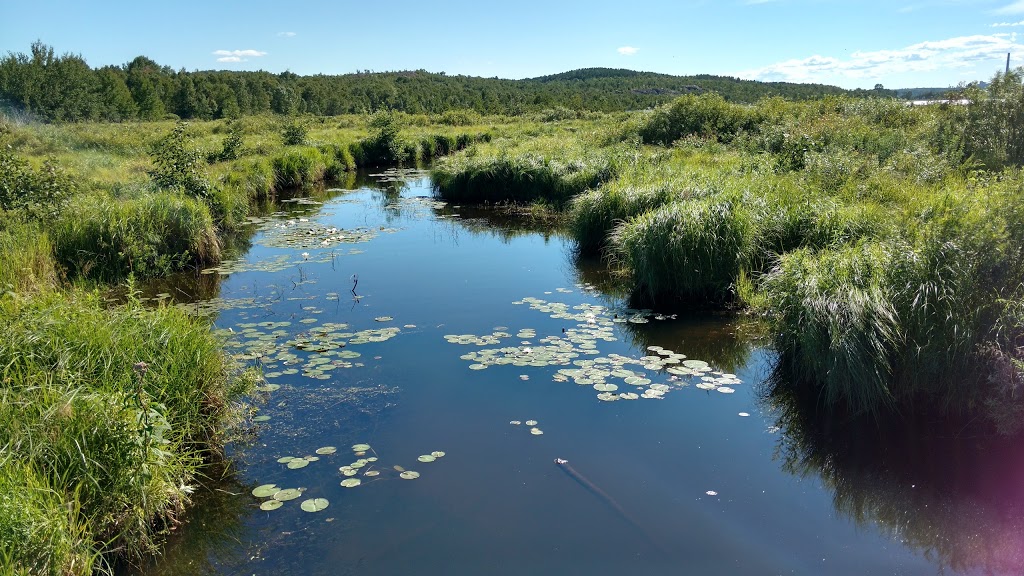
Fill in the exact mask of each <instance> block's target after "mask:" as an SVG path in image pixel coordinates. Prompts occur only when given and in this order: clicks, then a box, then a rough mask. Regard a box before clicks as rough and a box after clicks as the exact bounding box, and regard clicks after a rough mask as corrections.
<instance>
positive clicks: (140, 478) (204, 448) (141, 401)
mask: <svg viewBox="0 0 1024 576" xmlns="http://www.w3.org/2000/svg"><path fill="white" fill-rule="evenodd" d="M0 318H2V321H3V324H4V326H5V329H4V338H3V340H2V341H0V365H2V366H3V368H2V371H0V381H2V382H3V383H4V385H3V387H2V388H0V396H2V397H3V398H2V402H0V422H2V426H0V428H2V430H0V445H2V446H4V452H3V466H0V470H2V472H0V486H2V492H3V494H4V496H2V497H0V545H2V546H0V549H3V550H4V551H5V554H6V557H3V558H0V561H2V562H3V564H4V565H5V566H8V567H13V568H14V569H15V570H19V571H24V572H25V573H32V574H88V573H89V572H90V571H92V570H94V569H99V568H101V567H102V566H103V565H104V563H105V562H106V556H105V555H107V554H109V553H114V552H116V553H117V554H118V555H121V556H124V557H129V558H132V557H138V556H139V555H140V554H143V553H149V552H151V551H152V549H153V547H154V545H155V544H154V540H153V535H154V532H153V528H154V526H159V524H160V523H166V522H170V521H173V519H174V516H175V515H176V514H178V513H180V511H181V508H182V507H183V506H184V505H185V504H186V503H187V502H188V500H189V495H190V494H191V492H192V490H193V489H194V488H195V486H196V483H197V482H198V477H197V474H198V473H199V470H200V469H201V467H202V465H203V464H204V463H205V462H209V461H210V460H211V459H213V458H214V457H215V455H216V452H215V451H216V449H217V446H218V445H219V442H218V440H217V438H218V435H219V430H220V429H221V427H222V421H223V419H224V418H225V417H226V416H227V415H228V413H229V402H230V400H231V399H232V398H234V397H235V396H237V395H238V394H239V393H241V392H243V391H244V390H245V389H246V387H247V381H246V380H245V379H241V380H239V379H233V378H232V377H231V375H230V374H229V369H228V366H227V364H226V363H225V357H224V355H223V354H222V352H221V344H220V342H219V341H218V340H217V339H216V338H214V337H213V336H212V334H211V332H210V330H209V327H208V325H207V324H206V323H205V322H201V321H197V320H196V319H194V318H191V317H189V316H187V315H185V314H184V313H182V312H180V311H178V310H176V309H173V308H167V307H162V308H157V309H144V308H142V307H141V306H140V305H139V304H137V303H134V302H129V303H128V304H127V305H125V306H120V307H116V308H113V309H110V308H107V307H105V306H104V305H103V304H102V302H101V300H100V298H99V297H98V296H97V295H94V294H86V293H84V292H79V291H69V292H60V293H57V292H50V293H46V294H43V295H40V296H39V297H36V298H33V299H30V300H24V299H21V298H17V297H6V298H3V299H0Z"/></svg>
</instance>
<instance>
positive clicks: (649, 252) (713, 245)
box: [609, 196, 752, 302]
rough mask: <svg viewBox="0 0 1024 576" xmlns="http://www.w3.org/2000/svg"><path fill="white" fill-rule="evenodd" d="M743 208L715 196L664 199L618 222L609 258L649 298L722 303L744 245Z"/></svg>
mask: <svg viewBox="0 0 1024 576" xmlns="http://www.w3.org/2000/svg"><path fill="white" fill-rule="evenodd" d="M751 228H752V227H751V219H750V215H749V213H747V211H745V210H744V209H743V208H742V207H741V206H739V204H738V203H737V202H736V201H735V200H734V199H731V198H728V197H725V196H715V197H709V198H703V199H695V200H689V201H680V202H674V203H671V204H667V205H665V206H663V207H661V208H658V209H656V210H652V211H650V212H646V213H644V214H642V215H640V216H637V217H636V218H633V219H632V220H628V221H626V222H623V223H622V224H621V225H619V226H618V227H617V228H616V229H615V230H614V231H613V232H612V234H611V237H610V239H609V241H610V243H611V246H612V257H613V258H614V259H615V260H616V261H618V262H619V263H620V264H622V265H623V266H625V267H626V268H627V269H629V271H630V273H631V274H632V277H633V279H634V281H635V282H636V283H637V290H638V291H639V292H642V293H644V294H646V295H647V296H648V297H651V298H658V297H663V298H665V297H667V298H669V299H681V300H711V301H718V302H724V301H727V300H728V299H729V298H730V287H731V286H732V285H733V283H734V281H735V280H736V278H737V277H738V276H739V274H740V271H741V270H742V269H743V265H744V262H745V259H746V257H747V256H746V255H747V253H748V251H749V247H750V241H751V238H750V233H751Z"/></svg>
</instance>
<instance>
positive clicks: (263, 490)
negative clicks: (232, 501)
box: [252, 484, 280, 498]
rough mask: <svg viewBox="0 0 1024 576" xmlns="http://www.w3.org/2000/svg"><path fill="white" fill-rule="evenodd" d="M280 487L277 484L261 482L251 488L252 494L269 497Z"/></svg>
mask: <svg viewBox="0 0 1024 576" xmlns="http://www.w3.org/2000/svg"><path fill="white" fill-rule="evenodd" d="M278 490H280V488H278V487H277V484H263V485H262V486H257V487H255V488H253V489H252V495H253V496H255V497H257V498H269V497H271V496H273V495H274V494H275V493H276V492H277V491H278Z"/></svg>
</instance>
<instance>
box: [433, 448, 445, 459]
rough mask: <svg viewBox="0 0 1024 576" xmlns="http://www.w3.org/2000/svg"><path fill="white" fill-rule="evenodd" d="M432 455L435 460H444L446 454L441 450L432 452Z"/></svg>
mask: <svg viewBox="0 0 1024 576" xmlns="http://www.w3.org/2000/svg"><path fill="white" fill-rule="evenodd" d="M430 455H431V456H433V457H434V458H444V452H441V451H440V450H437V451H434V452H431V453H430Z"/></svg>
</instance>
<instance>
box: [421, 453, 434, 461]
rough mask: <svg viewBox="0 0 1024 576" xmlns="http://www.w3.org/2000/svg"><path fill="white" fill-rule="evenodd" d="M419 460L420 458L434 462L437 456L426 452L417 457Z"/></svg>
mask: <svg viewBox="0 0 1024 576" xmlns="http://www.w3.org/2000/svg"><path fill="white" fill-rule="evenodd" d="M417 460H419V461H420V462H433V461H434V460H437V458H435V457H433V456H431V455H430V454H424V455H422V456H420V457H419V458H417Z"/></svg>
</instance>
